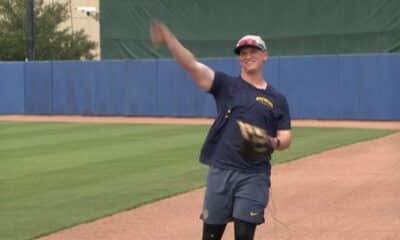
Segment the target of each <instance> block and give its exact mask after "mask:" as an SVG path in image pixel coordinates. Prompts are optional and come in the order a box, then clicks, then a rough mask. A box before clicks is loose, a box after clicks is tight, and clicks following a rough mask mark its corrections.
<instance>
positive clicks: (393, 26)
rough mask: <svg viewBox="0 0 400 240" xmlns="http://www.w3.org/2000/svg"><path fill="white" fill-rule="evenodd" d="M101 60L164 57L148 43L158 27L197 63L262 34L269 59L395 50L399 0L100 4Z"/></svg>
mask: <svg viewBox="0 0 400 240" xmlns="http://www.w3.org/2000/svg"><path fill="white" fill-rule="evenodd" d="M100 5H101V52H102V58H103V59H119V58H158V57H170V55H169V54H168V52H167V51H166V50H165V49H161V50H157V51H156V50H154V49H153V48H152V47H151V45H150V42H149V31H148V29H149V19H150V18H152V17H154V18H158V19H161V20H162V21H164V22H165V23H166V24H167V25H168V26H169V27H170V28H171V30H172V31H173V32H174V33H175V34H176V35H177V36H178V38H179V39H180V40H181V41H182V42H183V43H184V45H185V46H187V47H188V48H189V49H190V50H192V51H193V52H194V53H195V55H196V56H197V57H229V56H233V52H232V49H233V47H234V45H235V43H236V41H237V39H238V38H240V37H241V36H243V35H245V34H248V33H251V34H258V35H261V36H262V37H263V38H264V40H266V42H267V46H268V48H269V52H270V54H271V55H308V54H346V53H378V52H400V1H398V0H335V1H333V0H279V1H278V0H264V1H261V0H246V1H232V0H219V1H215V0H201V1H200V0H180V1H179V0H169V1H168V0H113V1H111V0H102V1H101V2H100Z"/></svg>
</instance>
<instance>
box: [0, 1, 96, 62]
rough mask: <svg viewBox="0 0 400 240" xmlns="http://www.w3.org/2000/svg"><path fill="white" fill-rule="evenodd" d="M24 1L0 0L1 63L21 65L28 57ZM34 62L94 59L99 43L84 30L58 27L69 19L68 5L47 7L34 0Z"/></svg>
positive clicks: (55, 3) (47, 5)
mask: <svg viewBox="0 0 400 240" xmlns="http://www.w3.org/2000/svg"><path fill="white" fill-rule="evenodd" d="M25 13H26V8H25V0H0V31H1V32H0V60H2V61H19V60H24V59H25V57H26V49H25V45H26V44H25V41H26V37H25V30H26V15H25ZM34 15H35V20H34V24H35V26H34V29H35V59H36V60H61V59H62V60H71V59H93V58H94V57H95V55H94V54H93V53H92V50H94V49H95V48H96V43H95V42H94V41H91V40H89V38H88V35H87V34H85V32H84V30H79V31H76V32H72V31H71V29H70V28H69V27H65V28H63V29H60V27H59V25H60V24H61V23H63V22H65V21H66V20H68V19H69V17H70V15H69V11H68V3H59V2H54V3H50V4H46V5H45V4H44V3H43V0H35V9H34Z"/></svg>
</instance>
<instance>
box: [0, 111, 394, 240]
mask: <svg viewBox="0 0 400 240" xmlns="http://www.w3.org/2000/svg"><path fill="white" fill-rule="evenodd" d="M166 120H168V122H169V123H178V124H182V123H185V124H186V123H189V122H187V119H167V118H162V119H153V118H96V117H90V118H87V117H63V118H58V117H49V118H47V117H45V116H31V117H22V118H21V117H20V116H0V121H62V122H77V121H89V122H114V123H130V122H132V123H138V122H152V123H160V122H162V123H165V121H166ZM210 122H211V120H210V119H196V120H195V122H193V121H192V122H190V123H195V124H198V123H205V124H209V123H210ZM293 125H294V126H340V127H362V128H386V129H400V122H353V121H342V122H332V121H294V124H293ZM399 147H400V133H396V134H392V135H389V136H386V137H383V138H379V139H375V140H372V141H368V142H362V143H357V144H353V145H349V146H345V147H342V148H338V149H334V150H330V151H326V152H323V153H320V154H316V155H312V156H309V157H306V158H303V159H300V160H297V161H293V162H289V163H285V164H280V165H276V166H273V170H272V189H271V191H272V199H271V202H270V204H269V207H268V209H267V213H266V219H267V223H266V224H263V225H261V226H260V227H259V228H258V230H257V234H256V238H255V239H260V240H261V239H266V240H268V239H274V240H277V239H293V240H294V239H295V240H313V239H315V240H337V239H349V240H350V239H351V240H354V239H363V240H365V239H371V240H372V239H374V240H376V239H380V240H395V239H400V200H399V199H400V150H399ZM203 191H204V189H199V190H196V191H193V192H189V193H186V194H182V195H178V196H175V197H172V198H169V199H165V200H162V201H159V202H156V203H153V204H149V205H145V206H142V207H139V208H136V209H133V210H130V211H126V212H122V213H118V214H115V215H113V216H110V217H106V218H103V219H99V220H97V221H94V222H92V223H88V224H82V225H79V226H76V227H73V228H70V229H66V230H64V231H61V232H58V233H55V234H52V235H50V236H47V237H43V238H41V239H42V240H52V239H57V240H62V239H68V240H69V239H74V240H89V239H100V240H102V239H104V240H105V239H107V240H110V239H115V240H117V239H118V240H124V239H141V240H149V239H154V240H158V239H160V240H161V239H163V240H164V239H177V240H180V239H185V240H187V239H200V236H201V224H202V222H201V221H200V220H199V213H200V209H201V203H202V197H203ZM224 239H225V240H228V239H233V234H232V226H231V225H229V226H228V228H227V230H226V234H225V237H224Z"/></svg>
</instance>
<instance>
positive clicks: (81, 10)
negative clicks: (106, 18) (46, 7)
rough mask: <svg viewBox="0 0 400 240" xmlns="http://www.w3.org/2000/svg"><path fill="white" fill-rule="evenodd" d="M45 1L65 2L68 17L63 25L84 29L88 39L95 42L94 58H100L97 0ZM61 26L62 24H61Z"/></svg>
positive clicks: (77, 29) (48, 1)
mask: <svg viewBox="0 0 400 240" xmlns="http://www.w3.org/2000/svg"><path fill="white" fill-rule="evenodd" d="M44 2H45V3H54V2H62V3H67V4H68V7H69V11H70V19H69V20H68V21H66V22H65V23H64V24H65V26H67V27H69V28H70V29H71V30H72V31H79V30H80V29H84V31H85V33H86V34H87V35H88V36H89V39H90V40H92V41H95V42H96V43H97V48H96V50H95V54H96V59H100V56H101V55H100V11H99V0H45V1H44ZM61 27H63V26H61Z"/></svg>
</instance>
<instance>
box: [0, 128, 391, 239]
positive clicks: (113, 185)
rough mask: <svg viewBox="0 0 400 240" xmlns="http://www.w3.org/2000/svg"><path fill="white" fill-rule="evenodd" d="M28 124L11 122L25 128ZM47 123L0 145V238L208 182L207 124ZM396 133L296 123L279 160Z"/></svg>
mask: <svg viewBox="0 0 400 240" xmlns="http://www.w3.org/2000/svg"><path fill="white" fill-rule="evenodd" d="M24 124H25V123H17V124H16V123H12V126H13V128H14V129H15V130H16V131H17V132H18V134H21V133H22V132H23V131H21V128H24V127H22V125H24ZM34 124H38V123H34ZM46 124H48V123H46ZM5 125H6V124H4V123H2V124H0V129H4V128H5ZM17 125H18V126H17ZM29 125H31V126H30V127H29V128H26V130H27V131H26V132H29V131H31V133H32V129H34V127H33V126H32V123H29ZM50 125H51V127H50V128H49V129H51V131H50V133H49V134H46V132H45V131H42V132H43V133H40V134H39V135H36V134H37V133H38V132H35V136H33V137H29V134H28V135H24V134H22V135H19V136H18V137H15V138H14V137H12V136H11V135H10V137H11V138H10V139H13V141H14V142H13V144H10V145H8V146H7V147H5V148H3V150H6V151H8V152H7V154H9V155H8V156H9V158H4V157H3V150H1V151H0V165H1V169H0V192H1V194H0V222H1V223H2V224H1V225H0V239H11V240H13V239H31V238H34V237H37V236H39V235H43V234H47V233H50V232H53V231H57V230H60V229H63V228H66V227H69V226H72V225H75V224H79V223H81V222H87V221H91V220H93V219H96V218H99V217H102V216H106V215H110V214H113V213H115V212H118V211H122V210H126V209H130V208H134V207H137V206H139V205H141V204H144V203H147V202H152V201H155V200H157V199H161V198H165V197H167V196H171V195H174V194H177V193H180V192H185V191H188V190H191V189H194V188H197V187H200V186H202V185H204V183H205V175H206V169H207V168H206V167H204V166H203V165H201V164H199V163H198V160H197V159H198V155H199V151H200V147H201V144H202V142H203V140H204V137H205V135H206V133H207V129H208V127H209V126H204V125H203V126H180V125H113V124H76V123H72V124H71V123H62V124H61V123H57V124H55V125H53V124H50ZM54 126H59V127H60V129H63V128H64V130H59V131H58V130H57V128H56V127H54ZM66 126H67V127H66ZM68 128H69V129H68ZM8 129H9V128H8ZM28 129H30V130H28ZM38 129H41V130H44V129H45V128H43V126H41V127H40V128H38ZM39 132H40V131H39ZM54 132H57V134H53V133H54ZM391 132H392V131H383V130H361V129H354V130H353V129H326V128H323V129H322V128H321V129H318V128H317V129H313V128H296V129H294V130H293V136H294V139H293V145H292V148H291V149H290V150H289V151H287V152H283V153H280V152H279V153H277V154H275V156H274V162H284V161H288V160H293V159H296V158H298V157H300V156H305V155H308V154H312V153H317V152H321V151H323V150H326V149H331V148H334V147H336V146H339V145H343V144H349V143H353V142H357V141H360V140H367V139H371V138H374V137H378V136H383V135H386V134H389V133H391ZM0 133H1V132H0ZM9 133H11V132H9ZM18 134H17V135H18ZM27 136H28V137H27ZM19 138H20V140H21V143H20V142H19V141H16V140H17V139H19ZM2 140H3V139H2ZM74 140H76V142H77V143H76V144H75V143H74ZM3 143H6V144H7V142H6V141H3ZM84 146H87V147H84ZM31 147H33V148H31ZM39 149H40V150H39ZM16 151H21V152H22V153H23V154H21V153H15V152H16Z"/></svg>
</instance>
